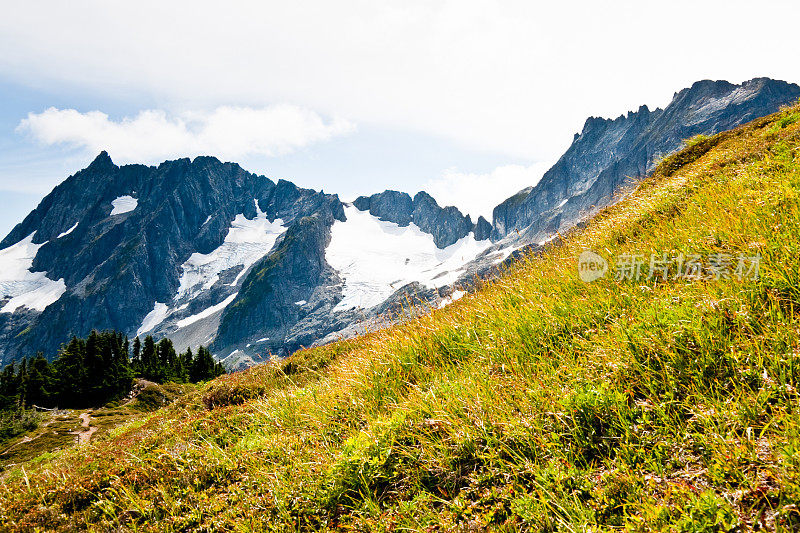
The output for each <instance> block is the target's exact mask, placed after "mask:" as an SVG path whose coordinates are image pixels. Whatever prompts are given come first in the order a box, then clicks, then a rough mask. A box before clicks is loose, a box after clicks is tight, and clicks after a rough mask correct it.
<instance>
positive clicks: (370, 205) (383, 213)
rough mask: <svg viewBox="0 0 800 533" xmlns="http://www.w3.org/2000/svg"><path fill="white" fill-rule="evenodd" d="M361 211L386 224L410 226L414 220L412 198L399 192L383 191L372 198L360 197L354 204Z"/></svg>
mask: <svg viewBox="0 0 800 533" xmlns="http://www.w3.org/2000/svg"><path fill="white" fill-rule="evenodd" d="M353 205H354V206H356V207H357V208H358V209H359V210H361V211H369V214H370V215H372V216H374V217H378V218H379V219H380V220H384V221H386V222H394V223H395V224H397V225H398V226H402V227H405V226H408V225H409V224H410V223H411V220H412V216H411V214H412V212H413V210H414V203H413V202H412V201H411V197H410V196H409V195H408V194H406V193H404V192H399V191H383V192H381V193H377V194H373V195H372V196H359V197H358V198H356V201H355V202H353Z"/></svg>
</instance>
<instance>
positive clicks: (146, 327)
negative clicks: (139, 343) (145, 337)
mask: <svg viewBox="0 0 800 533" xmlns="http://www.w3.org/2000/svg"><path fill="white" fill-rule="evenodd" d="M167 315H169V306H168V305H167V304H162V303H161V302H156V304H155V305H154V306H153V310H152V311H150V312H149V313H147V316H145V317H144V320H142V325H141V327H140V328H139V329H138V330H136V336H137V337H140V336H141V335H142V334H143V333H147V332H148V331H152V330H153V329H154V328H155V327H156V326H157V325H159V324H161V323H162V322H163V321H164V319H165V318H167Z"/></svg>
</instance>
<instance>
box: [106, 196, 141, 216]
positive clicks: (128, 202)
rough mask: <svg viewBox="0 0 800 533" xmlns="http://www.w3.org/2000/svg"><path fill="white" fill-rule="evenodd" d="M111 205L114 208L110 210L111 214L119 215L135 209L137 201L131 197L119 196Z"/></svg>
mask: <svg viewBox="0 0 800 533" xmlns="http://www.w3.org/2000/svg"><path fill="white" fill-rule="evenodd" d="M111 205H112V206H114V208H113V209H112V210H111V214H112V215H121V214H123V213H127V212H129V211H133V210H134V209H136V206H137V205H139V200H137V199H136V198H134V197H133V196H128V195H125V196H119V197H117V198H116V199H114V201H112V202H111Z"/></svg>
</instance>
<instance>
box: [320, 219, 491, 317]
mask: <svg viewBox="0 0 800 533" xmlns="http://www.w3.org/2000/svg"><path fill="white" fill-rule="evenodd" d="M344 209H345V215H346V216H347V221H346V222H340V221H336V222H335V223H334V224H333V227H332V228H331V242H330V244H329V245H328V248H327V249H326V250H325V259H326V260H327V262H328V264H329V265H331V266H332V267H333V268H335V269H336V270H337V271H338V272H339V274H340V275H341V276H342V277H343V278H344V280H345V281H344V288H343V296H344V298H343V299H342V301H341V302H339V304H338V305H336V307H335V308H334V310H343V309H350V308H353V307H361V308H364V309H368V308H371V307H374V306H375V305H378V304H379V303H381V302H383V301H384V300H386V298H388V297H389V296H390V295H391V294H392V293H393V292H394V291H396V290H397V289H399V288H400V287H402V286H403V285H406V284H408V283H411V282H412V281H418V282H420V283H422V284H424V285H426V286H428V287H433V288H438V287H442V286H445V285H450V284H452V283H454V282H455V281H456V280H457V279H458V277H459V275H460V274H461V272H462V269H463V267H464V265H465V264H466V263H468V262H469V261H471V260H472V259H474V258H475V257H476V256H477V255H478V254H480V253H481V252H482V251H484V250H485V249H487V248H488V247H490V246H491V245H492V243H491V242H490V241H488V240H486V241H476V240H475V237H474V235H473V234H472V233H470V234H469V235H467V236H465V237H463V238H461V239H460V240H459V241H457V242H456V243H454V244H452V245H450V246H448V247H447V248H444V249H440V248H437V247H436V244H434V242H433V236H432V235H430V234H428V233H425V232H423V231H422V230H420V229H419V227H417V226H416V225H415V224H410V225H408V226H406V227H401V226H398V225H397V224H395V223H393V222H385V221H382V220H378V219H377V218H376V217H374V216H372V215H370V214H369V212H367V211H359V210H358V209H357V208H355V207H354V206H345V208H344Z"/></svg>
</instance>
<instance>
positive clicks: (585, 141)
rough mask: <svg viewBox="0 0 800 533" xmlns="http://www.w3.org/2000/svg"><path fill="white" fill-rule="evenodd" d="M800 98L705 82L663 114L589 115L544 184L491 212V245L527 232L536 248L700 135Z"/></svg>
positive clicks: (771, 87)
mask: <svg viewBox="0 0 800 533" xmlns="http://www.w3.org/2000/svg"><path fill="white" fill-rule="evenodd" d="M798 97H800V87H798V86H797V85H796V84H791V83H787V82H784V81H778V80H772V79H768V78H756V79H753V80H749V81H746V82H744V83H742V84H741V85H734V84H732V83H729V82H727V81H711V80H703V81H698V82H696V83H694V84H693V85H692V86H691V87H688V88H686V89H683V90H681V91H679V92H677V93H675V96H674V98H673V99H672V102H671V103H670V104H669V105H668V106H667V107H666V108H664V109H655V110H653V111H651V110H650V109H649V108H648V107H647V106H641V107H639V109H638V111H632V112H629V113H628V114H627V115H620V116H619V117H617V118H616V119H613V120H611V119H604V118H599V117H590V118H588V119H587V120H586V122H585V123H584V125H583V129H582V130H581V133H579V134H576V135H575V138H574V139H573V142H572V145H571V146H570V147H569V149H568V150H567V151H566V152H565V153H564V155H562V156H561V158H560V159H559V160H558V161H557V162H556V164H555V165H553V167H552V168H550V169H549V170H548V171H547V172H546V173H545V174H544V176H543V177H542V179H541V180H540V181H539V183H538V184H537V185H536V186H535V187H533V188H531V189H529V190H524V191H520V192H519V193H517V194H515V195H514V196H512V197H511V198H509V199H507V200H505V201H504V202H502V203H501V204H499V205H498V206H497V207H495V209H494V212H493V228H492V239H493V240H495V241H497V240H500V239H503V238H504V237H506V236H508V235H513V234H517V233H520V234H523V235H525V236H526V238H527V239H530V240H533V241H534V242H537V241H539V240H541V239H546V238H547V237H548V236H549V235H552V234H555V233H556V232H563V231H566V230H567V229H569V228H570V227H572V226H573V225H574V224H575V223H577V222H578V221H579V220H581V219H582V218H585V217H586V216H589V215H590V214H591V213H593V212H595V211H596V210H597V209H599V208H602V207H604V206H606V205H608V204H609V203H610V202H611V201H612V199H613V198H614V194H615V193H616V191H617V190H619V188H620V187H621V186H622V185H623V184H625V183H629V181H630V180H631V179H633V180H635V179H637V178H640V177H642V176H644V175H645V174H646V173H647V172H648V171H649V170H651V169H652V168H653V166H654V165H655V163H656V162H657V161H658V160H659V158H661V157H663V156H664V155H667V154H668V153H671V152H673V151H675V150H677V149H678V148H680V146H681V144H682V143H683V142H684V140H686V139H688V138H690V137H693V136H695V135H698V134H706V135H712V134H715V133H718V132H720V131H724V130H728V129H731V128H733V127H736V126H738V125H740V124H744V123H746V122H749V121H751V120H754V119H756V118H758V117H762V116H765V115H768V114H770V113H774V112H775V111H778V109H780V107H781V106H782V105H786V104H789V103H792V102H795V101H796V100H797V98H798Z"/></svg>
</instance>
